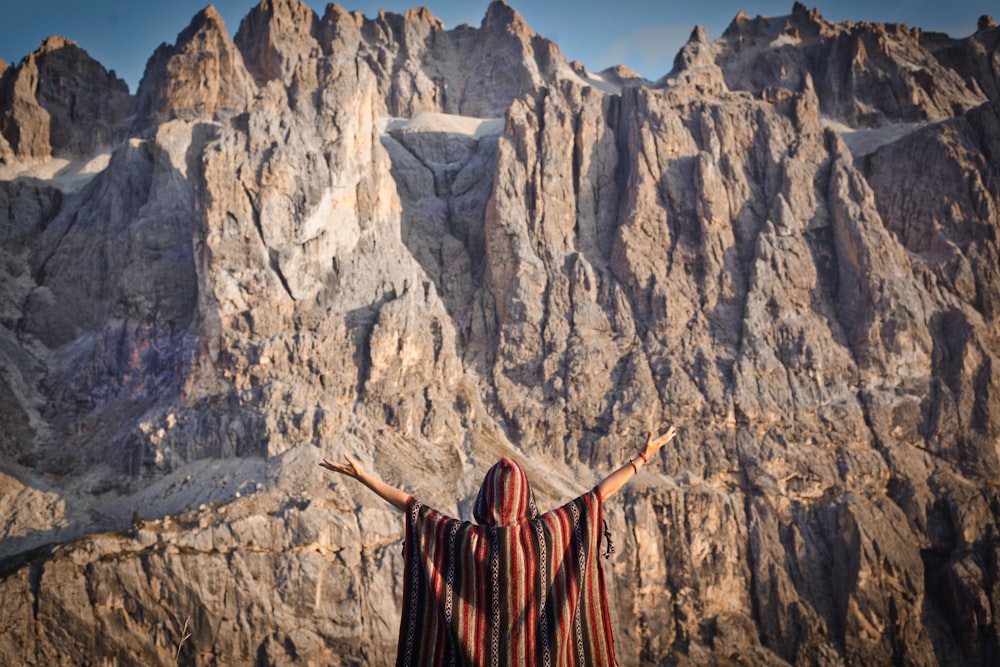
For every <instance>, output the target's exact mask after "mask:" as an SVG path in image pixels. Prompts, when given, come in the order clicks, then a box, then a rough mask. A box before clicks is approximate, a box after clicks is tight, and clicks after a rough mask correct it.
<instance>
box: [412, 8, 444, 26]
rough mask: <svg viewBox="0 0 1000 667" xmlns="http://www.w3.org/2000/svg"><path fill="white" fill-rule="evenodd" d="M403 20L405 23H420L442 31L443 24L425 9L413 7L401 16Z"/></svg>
mask: <svg viewBox="0 0 1000 667" xmlns="http://www.w3.org/2000/svg"><path fill="white" fill-rule="evenodd" d="M403 18H404V19H406V21H407V22H414V23H420V24H423V25H427V26H429V27H432V28H440V29H444V23H443V22H442V21H441V19H439V18H438V17H436V16H434V12H432V11H431V10H430V9H428V8H427V7H423V6H421V7H414V8H413V9H407V10H406V12H405V13H404V14H403Z"/></svg>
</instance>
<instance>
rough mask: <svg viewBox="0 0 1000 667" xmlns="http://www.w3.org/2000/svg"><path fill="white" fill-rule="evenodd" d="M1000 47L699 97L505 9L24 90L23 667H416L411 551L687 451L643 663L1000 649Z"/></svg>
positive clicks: (671, 500) (4, 180)
mask: <svg viewBox="0 0 1000 667" xmlns="http://www.w3.org/2000/svg"><path fill="white" fill-rule="evenodd" d="M998 43H1000V29H998V28H997V27H996V26H995V24H994V23H993V21H992V20H991V19H989V18H988V17H983V18H982V19H981V20H980V30H979V31H978V32H977V33H976V34H974V35H972V36H969V37H967V38H964V39H954V38H951V37H948V36H946V35H940V34H932V33H923V32H921V31H920V30H919V29H916V28H913V29H911V28H908V27H906V26H897V25H881V24H867V23H859V24H853V23H845V24H832V23H829V22H827V21H826V20H825V19H824V18H823V17H822V16H821V15H820V14H819V13H818V12H817V11H815V10H808V9H806V8H805V7H804V6H802V5H799V4H796V5H795V6H794V7H793V8H792V12H791V14H790V15H788V16H783V17H775V18H761V17H758V18H756V19H750V18H748V17H746V16H745V15H742V14H741V15H739V16H737V17H736V18H735V19H734V21H733V23H732V24H731V25H730V27H729V29H728V30H727V31H726V32H725V33H724V34H723V35H722V37H720V38H719V39H718V40H715V41H713V42H709V41H708V40H707V38H706V37H705V31H704V30H703V29H700V28H696V29H695V30H694V32H693V33H692V36H691V39H690V41H689V42H688V44H687V45H686V46H685V47H684V48H683V49H682V50H681V52H680V53H679V54H678V56H677V59H676V63H675V67H674V69H673V71H671V72H669V73H667V74H665V75H664V76H663V77H662V78H661V79H660V80H658V81H656V82H649V81H644V80H642V79H641V78H640V77H638V76H637V75H635V74H634V73H632V72H629V71H627V69H625V68H614V69H612V70H608V71H606V72H602V73H591V72H588V71H587V70H586V69H585V68H584V67H582V66H581V65H579V64H578V63H568V62H567V61H566V60H565V58H564V57H563V56H562V54H561V53H560V51H559V49H558V47H557V46H556V45H555V44H553V43H551V42H549V41H547V40H545V39H543V38H541V37H539V36H538V35H536V34H534V33H533V32H532V31H531V29H530V28H529V27H528V26H527V25H526V24H525V22H524V20H523V19H522V18H521V17H520V16H519V15H518V14H517V12H516V11H515V10H514V9H513V8H512V7H510V6H509V5H507V4H504V3H503V2H502V1H498V2H495V3H493V4H492V5H490V7H489V9H488V11H487V14H486V16H485V17H484V19H483V21H482V23H481V25H480V26H479V27H478V28H476V27H470V26H467V25H463V26H459V27H457V28H452V29H447V28H446V27H445V26H444V25H442V23H441V22H440V21H439V20H437V19H436V18H435V17H434V16H433V15H432V14H431V13H430V11H428V10H426V9H416V10H411V11H409V12H407V13H405V14H404V15H396V14H388V13H382V14H380V15H379V16H377V17H374V18H366V17H364V16H362V15H360V14H359V13H356V12H354V13H351V12H348V11H346V10H344V9H342V8H341V7H338V6H337V5H330V6H328V8H327V9H326V11H325V13H324V15H323V16H319V15H317V14H316V13H314V12H313V11H312V10H311V9H309V8H308V7H307V6H305V5H303V4H301V3H299V2H297V1H296V0H262V2H261V3H260V4H259V5H258V6H257V7H255V8H254V9H253V10H251V12H250V13H249V14H248V15H247V16H246V17H245V18H244V19H243V21H242V22H241V24H240V26H239V29H238V31H237V32H236V35H235V38H230V36H229V32H228V31H227V28H226V26H225V25H224V24H223V22H222V20H221V18H220V17H219V15H218V14H217V13H216V12H215V10H214V9H213V8H211V7H209V8H207V9H205V10H204V11H203V12H201V13H200V14H198V15H197V16H195V17H194V18H193V20H192V22H191V24H190V26H189V27H188V28H187V29H186V30H185V31H183V32H182V33H181V34H180V35H179V36H178V39H177V41H176V43H175V44H173V45H164V46H161V47H160V48H159V49H158V50H157V51H156V52H155V53H154V54H153V55H152V56H151V58H150V60H149V62H148V64H147V67H146V73H145V76H144V78H143V80H142V82H141V84H140V86H139V89H138V91H137V92H136V94H135V95H134V96H133V95H129V93H128V91H127V89H126V88H125V87H124V84H122V82H121V81H120V80H118V79H117V78H116V77H115V76H114V75H113V73H110V72H107V71H106V70H104V68H103V67H102V66H101V65H100V64H98V63H96V62H94V61H93V60H92V59H91V58H90V57H89V56H87V54H86V53H85V52H84V51H83V50H82V49H80V48H79V47H78V46H77V45H75V44H73V43H72V42H68V41H66V40H62V39H60V38H56V37H53V38H50V39H49V40H47V41H46V42H45V43H44V44H43V45H42V47H41V48H40V49H39V50H38V51H37V52H35V53H33V54H31V55H30V56H28V57H27V58H25V59H24V60H23V61H22V62H21V63H20V64H18V65H16V66H6V65H4V66H0V132H2V136H3V141H2V143H0V211H3V212H4V215H3V217H2V219H0V220H2V227H0V234H2V243H0V259H2V261H0V399H2V400H0V424H2V434H3V435H2V439H0V463H2V465H0V508H2V510H3V515H4V516H5V517H6V519H5V521H4V523H3V524H2V526H3V532H2V533H0V600H2V601H3V607H4V614H3V616H2V620H0V627H2V630H3V632H2V633H0V663H3V664H23V665H76V664H98V663H99V664H108V665H112V664H114V665H132V664H143V665H167V664H177V663H178V662H180V663H181V664H224V665H291V664H324V665H355V664H365V665H385V664H392V663H393V662H394V656H395V643H396V637H397V629H398V618H399V617H398V615H399V595H400V590H401V585H402V572H401V569H400V568H401V560H402V559H401V551H400V548H399V547H400V540H401V539H402V533H403V522H402V520H401V517H400V516H399V514H398V513H397V512H395V511H394V510H392V509H390V508H387V507H385V506H383V503H381V501H379V500H378V499H377V498H376V497H375V496H374V495H373V494H371V493H370V492H368V491H367V490H365V489H364V488H362V487H361V486H360V485H357V484H352V483H351V481H350V480H344V479H339V478H335V477H333V476H331V475H330V474H329V473H325V472H324V471H323V470H322V469H320V468H319V467H318V466H317V465H316V464H317V462H318V460H319V459H320V457H322V456H339V455H340V454H341V453H342V452H348V453H354V454H356V455H357V456H358V457H359V459H360V461H361V462H362V463H363V464H364V465H365V466H367V467H370V468H371V469H373V470H375V471H376V472H377V473H378V474H379V475H380V476H381V477H382V478H383V479H385V480H387V481H389V482H390V483H393V484H396V485H399V486H401V487H403V488H405V489H406V490H407V491H409V492H411V493H413V494H415V495H417V496H418V497H420V498H421V499H422V500H424V502H426V503H428V504H430V505H433V506H435V507H438V508H439V509H441V510H442V511H445V512H448V513H451V514H454V515H457V516H462V517H468V516H469V515H470V514H471V504H472V501H473V499H474V494H475V492H476V490H477V489H478V486H479V482H480V480H481V476H482V474H483V473H484V472H485V470H486V469H487V468H488V467H489V465H490V464H492V463H493V462H494V461H495V460H496V459H497V458H498V457H499V456H501V455H508V454H509V455H513V456H516V457H518V459H519V460H521V461H522V462H523V463H524V466H525V468H526V470H527V471H528V473H529V476H530V477H531V479H532V480H533V483H534V484H535V490H536V494H537V495H538V499H539V502H540V504H541V505H542V506H544V507H552V506H554V505H556V504H558V503H561V502H563V501H565V500H567V499H569V498H571V497H573V496H576V495H578V494H579V493H581V492H583V491H586V490H587V489H589V488H590V487H591V486H592V485H593V484H594V483H595V482H596V481H597V480H599V479H600V478H601V477H603V475H605V474H606V473H607V472H608V471H610V470H612V469H614V468H616V467H617V466H618V465H620V464H621V463H622V462H623V461H625V460H627V457H628V456H629V455H631V454H632V453H633V451H634V450H636V449H637V448H638V447H639V445H640V444H641V442H642V439H643V437H644V434H645V432H646V431H647V430H648V429H656V428H659V427H661V426H663V425H664V424H666V423H668V422H669V423H675V424H677V425H678V426H679V427H680V430H681V433H680V436H679V437H678V438H677V440H676V441H675V444H674V445H673V446H671V447H670V448H668V451H666V452H664V453H663V455H662V456H661V457H660V458H659V459H658V460H657V461H654V462H652V465H650V466H649V468H648V469H646V470H645V471H644V472H643V473H642V474H641V475H640V476H639V477H638V478H637V479H636V480H634V481H633V483H632V484H630V485H629V486H628V487H626V489H625V490H624V491H623V492H622V494H621V495H620V496H616V497H615V498H614V499H613V500H612V501H610V502H609V504H608V510H607V513H608V519H609V527H610V529H611V531H612V534H613V536H614V539H615V542H616V545H617V555H616V556H615V557H614V558H613V559H612V560H609V561H607V562H606V566H605V570H606V574H607V577H608V582H609V594H610V596H611V599H612V608H613V610H614V614H615V618H614V625H615V628H616V635H615V639H616V648H617V654H618V659H619V661H620V662H621V663H622V664H623V665H638V664H643V665H645V664H654V665H655V664H719V665H729V664H769V665H790V664H802V665H844V664H850V665H867V664H888V663H897V664H907V665H985V664H994V663H995V662H996V661H997V659H998V657H1000V620H998V619H1000V569H998V568H1000V565H998V563H1000V541H998V529H1000V509H998V508H1000V494H998V490H997V489H998V484H997V481H998V479H1000V450H998V444H997V443H998V442H1000V378H998V376H997V374H996V373H994V371H995V370H997V369H1000V364H998V362H1000V269H998V267H1000V241H998V232H1000V213H998V211H1000V106H998V105H1000V100H998V96H1000V92H998V91H1000V84H998V79H997V71H998V69H997V64H996V63H997V62H998V55H997V54H998V50H997V49H998Z"/></svg>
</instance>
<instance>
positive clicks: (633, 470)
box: [629, 461, 639, 475]
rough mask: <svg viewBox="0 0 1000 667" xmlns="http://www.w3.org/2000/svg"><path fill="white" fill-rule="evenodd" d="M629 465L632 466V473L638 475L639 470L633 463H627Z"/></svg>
mask: <svg viewBox="0 0 1000 667" xmlns="http://www.w3.org/2000/svg"><path fill="white" fill-rule="evenodd" d="M629 465H631V466H632V472H633V473H635V474H636V475H638V474H639V469H638V468H636V467H635V461H629Z"/></svg>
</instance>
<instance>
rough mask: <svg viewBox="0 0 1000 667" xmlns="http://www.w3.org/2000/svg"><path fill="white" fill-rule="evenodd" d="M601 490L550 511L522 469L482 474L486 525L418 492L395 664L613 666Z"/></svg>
mask: <svg viewBox="0 0 1000 667" xmlns="http://www.w3.org/2000/svg"><path fill="white" fill-rule="evenodd" d="M601 512H602V508H601V498H600V494H599V493H598V492H597V490H596V489H594V490H592V491H590V492H589V493H587V494H585V495H582V496H580V497H579V498H577V499H575V500H573V501H571V502H569V503H567V504H566V505H564V506H562V507H560V508H558V509H555V510H552V511H551V512H548V513H547V514H543V515H540V516H539V514H538V510H537V508H536V507H535V499H534V496H533V494H532V492H531V487H530V485H529V483H528V479H527V477H526V476H525V474H524V471H523V470H522V469H521V467H520V466H519V465H518V464H517V463H516V462H514V461H512V460H510V459H507V458H504V459H501V460H500V461H499V462H498V463H496V464H495V465H494V466H493V467H492V468H490V470H489V472H488V473H487V474H486V478H485V479H484V480H483V486H482V488H481V489H480V491H479V497H478V498H477V500H476V506H475V509H474V512H473V513H474V515H475V519H476V521H477V522H478V524H479V525H475V524H472V523H469V522H467V521H458V520H457V519H452V518H450V517H447V516H445V515H443V514H441V513H439V512H437V511H436V510H433V509H431V508H429V507H426V506H424V505H422V504H421V503H420V502H418V501H416V500H415V499H413V498H411V499H410V501H409V502H408V504H407V522H406V542H405V545H404V554H405V563H406V571H405V573H404V585H403V591H404V601H403V616H402V619H401V621H400V629H399V653H398V657H397V660H396V664H397V665H434V666H438V665H486V666H494V665H543V666H550V665H551V666H562V665H613V664H615V658H614V645H613V640H612V636H611V619H610V615H609V612H608V600H607V595H606V593H605V588H604V572H603V570H602V568H601V562H600V558H599V555H600V540H601V530H600V529H601V526H602V525H603V519H602V515H601Z"/></svg>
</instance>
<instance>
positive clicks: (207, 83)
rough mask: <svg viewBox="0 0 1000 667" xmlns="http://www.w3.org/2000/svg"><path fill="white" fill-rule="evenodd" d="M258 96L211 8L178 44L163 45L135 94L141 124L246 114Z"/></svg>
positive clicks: (203, 13)
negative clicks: (243, 112) (250, 103)
mask: <svg viewBox="0 0 1000 667" xmlns="http://www.w3.org/2000/svg"><path fill="white" fill-rule="evenodd" d="M255 92H256V85H255V84H254V82H253V78H252V77H251V76H250V74H249V72H247V70H246V67H245V66H244V64H243V56H242V54H241V53H240V51H239V50H238V49H237V48H236V45H235V44H233V40H232V39H230V37H229V33H228V32H227V31H226V26H225V23H224V22H223V20H222V17H221V16H219V13H218V12H217V11H216V10H215V8H214V7H213V6H211V5H209V6H208V7H206V8H205V9H204V10H202V11H201V12H199V13H198V14H197V15H196V16H195V17H194V18H193V19H192V20H191V23H190V25H188V27H187V28H186V29H185V30H184V31H183V32H182V33H181V34H180V35H179V36H178V38H177V43H176V44H175V45H174V46H172V47H171V46H167V45H166V44H163V45H161V46H160V47H159V48H158V49H157V50H156V52H155V53H154V54H153V56H152V57H151V58H150V59H149V62H148V63H146V71H145V73H144V74H143V77H142V81H141V82H140V83H139V90H138V92H137V93H136V97H137V100H136V115H137V116H138V118H139V122H146V119H147V118H150V117H151V118H152V120H153V121H154V122H163V121H167V120H170V119H173V118H180V119H185V120H190V119H193V118H205V117H209V118H210V117H212V116H214V115H216V114H220V113H235V112H238V111H241V110H243V109H244V108H245V107H246V105H247V103H248V102H249V100H250V99H252V97H253V95H254V94H255Z"/></svg>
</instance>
